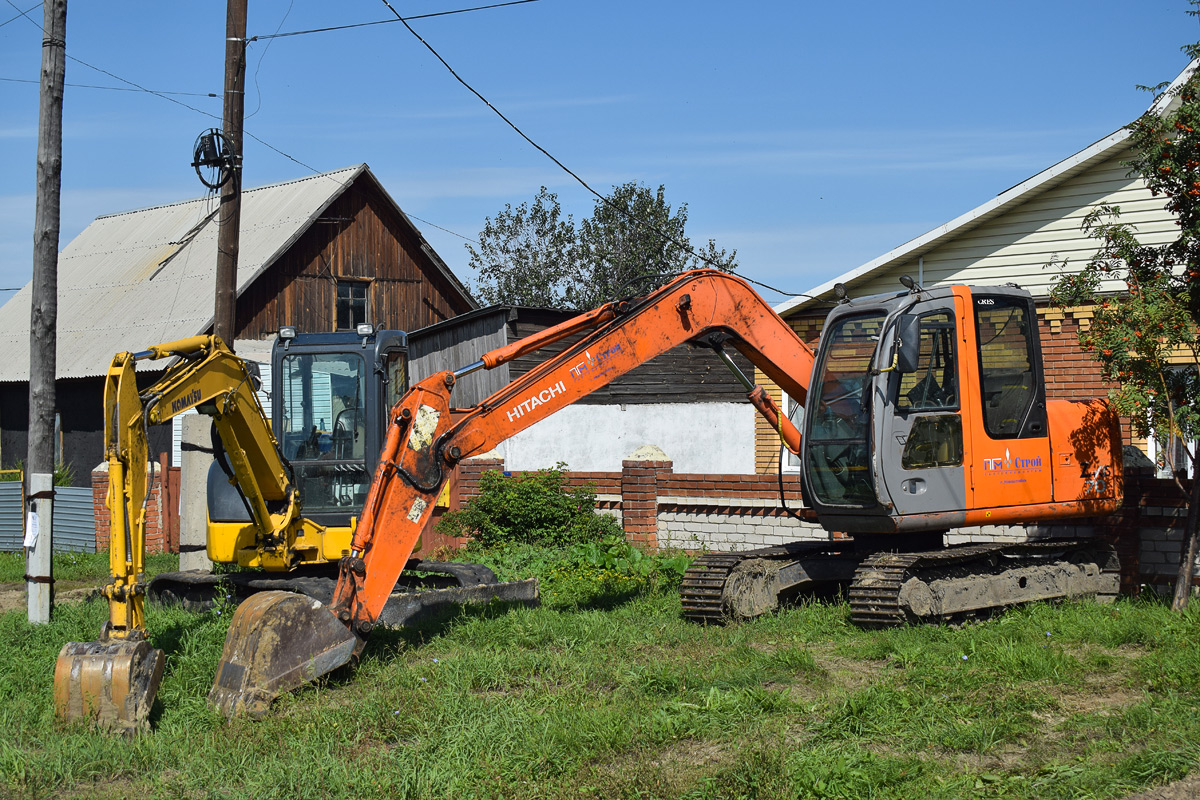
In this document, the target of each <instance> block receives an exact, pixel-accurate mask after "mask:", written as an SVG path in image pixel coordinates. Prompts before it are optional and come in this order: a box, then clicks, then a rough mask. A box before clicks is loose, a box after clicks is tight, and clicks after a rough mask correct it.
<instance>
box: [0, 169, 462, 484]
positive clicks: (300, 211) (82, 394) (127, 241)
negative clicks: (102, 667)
mask: <svg viewBox="0 0 1200 800" xmlns="http://www.w3.org/2000/svg"><path fill="white" fill-rule="evenodd" d="M217 213H218V200H217V198H215V197H213V196H208V197H203V198H197V199H193V200H187V201H184V202H180V203H173V204H169V205H162V206H156V207H153V208H145V209H140V210H137V211H128V212H123V213H118V214H110V215H106V216H102V217H98V218H97V219H96V220H95V221H93V222H92V223H91V224H90V225H89V226H88V227H87V228H86V229H85V230H84V231H83V232H82V233H80V234H79V235H78V236H77V237H76V238H75V239H74V240H72V241H71V242H70V243H69V244H68V245H67V246H66V248H64V249H63V251H62V252H61V253H60V255H59V261H58V294H59V301H58V343H57V367H56V373H57V375H56V378H57V381H56V389H57V402H58V415H57V418H58V436H57V439H58V456H59V458H60V459H61V460H62V461H64V462H65V463H67V464H68V465H70V466H71V467H72V469H73V471H74V475H75V480H76V482H77V483H78V484H80V485H86V484H87V482H88V481H89V480H90V473H91V470H92V468H93V467H95V466H96V465H97V464H99V463H100V462H102V461H103V460H104V447H103V441H102V439H103V420H102V413H101V409H102V398H103V387H104V376H105V374H106V373H107V370H108V365H109V362H110V361H111V360H112V357H113V355H114V354H115V353H118V352H122V351H129V350H135V351H136V350H142V349H145V348H146V347H148V346H150V345H154V344H160V343H163V342H170V341H174V340H177V339H182V338H186V337H189V336H195V335H198V334H205V333H211V331H212V320H213V306H214V288H213V287H214V285H215V272H216V252H217V227H218V225H217ZM237 286H238V288H237V312H236V323H235V329H236V334H235V348H236V349H237V351H238V352H239V353H241V354H243V355H245V356H247V357H249V358H255V357H256V354H259V355H261V354H264V353H266V352H269V347H270V345H269V341H265V340H269V339H271V338H273V337H274V335H275V333H276V331H277V330H278V329H279V327H280V326H281V325H294V326H296V327H297V328H298V329H300V330H303V331H334V330H344V329H353V328H354V327H355V325H356V324H357V323H359V322H371V323H374V324H375V325H377V326H384V327H389V328H396V329H400V330H416V329H418V328H424V327H427V326H430V325H433V324H435V323H438V322H442V321H444V320H447V319H449V318H451V317H454V316H457V315H458V314H461V313H463V312H465V311H470V310H472V309H474V308H476V307H477V304H476V303H475V301H474V300H473V299H472V298H471V296H470V294H469V292H468V291H467V288H466V287H465V286H464V285H463V284H462V283H461V282H460V281H459V280H458V278H457V277H455V275H454V274H453V273H452V272H451V271H450V269H449V267H448V266H447V265H446V264H445V262H443V261H442V259H441V258H440V257H439V256H438V254H437V253H436V252H435V251H434V250H433V248H432V247H431V246H430V245H429V243H428V242H427V241H426V240H425V238H424V237H423V236H422V235H421V232H420V231H419V230H418V229H417V227H416V226H415V225H414V224H413V223H412V221H411V220H410V219H409V218H408V216H407V215H406V214H405V213H404V211H403V210H402V209H401V208H400V206H399V205H397V204H396V202H395V201H394V200H393V199H392V198H391V196H390V195H389V194H388V193H387V191H386V190H385V189H384V188H383V186H382V185H381V184H380V183H379V181H378V179H376V177H375V176H374V175H373V174H372V173H371V170H370V168H369V167H368V166H367V165H366V164H359V165H357V166H353V167H348V168H345V169H340V170H335V171H332V172H326V173H322V174H318V175H310V176H308V177H305V178H300V179H298V180H293V181H286V182H283V183H277V184H273V185H270V186H263V187H259V188H255V189H247V190H244V191H243V193H242V218H241V241H240V253H239V259H238V272H237ZM31 295H32V289H31V286H29V285H27V286H25V287H24V288H23V289H21V290H20V291H19V292H17V294H16V295H14V296H13V297H12V298H11V299H9V301H8V302H7V303H5V304H4V306H3V307H0V347H3V350H4V352H5V353H6V357H5V359H4V360H3V362H2V363H0V462H3V463H4V464H5V465H10V464H13V463H16V462H17V461H20V460H22V459H24V457H25V452H26V449H27V442H28V402H29V318H30V298H31ZM139 366H143V365H139ZM149 438H150V452H151V453H152V454H155V455H157V454H158V453H159V452H164V451H168V450H170V449H171V430H170V428H169V427H168V426H155V427H153V428H151V430H150V431H149Z"/></svg>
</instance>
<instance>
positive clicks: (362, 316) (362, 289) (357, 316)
mask: <svg viewBox="0 0 1200 800" xmlns="http://www.w3.org/2000/svg"><path fill="white" fill-rule="evenodd" d="M370 286H371V284H369V283H366V282H364V281H338V282H337V303H336V312H337V329H338V330H339V331H352V330H354V328H355V327H357V326H358V325H359V323H362V322H370V319H369V316H368V312H369V308H368V304H367V290H368V289H369V288H370Z"/></svg>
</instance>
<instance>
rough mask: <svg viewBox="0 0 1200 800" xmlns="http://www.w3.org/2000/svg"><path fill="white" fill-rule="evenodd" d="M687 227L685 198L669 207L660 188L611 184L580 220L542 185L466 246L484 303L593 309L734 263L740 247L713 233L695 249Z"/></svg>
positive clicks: (506, 209)
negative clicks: (723, 245) (724, 244)
mask: <svg viewBox="0 0 1200 800" xmlns="http://www.w3.org/2000/svg"><path fill="white" fill-rule="evenodd" d="M686 225H687V204H686V203H685V204H683V205H681V206H679V208H678V209H677V210H676V211H674V212H672V210H671V205H670V204H669V203H668V202H667V201H666V189H665V187H663V186H659V187H658V189H657V191H651V190H650V189H649V188H648V187H645V186H642V185H639V184H637V183H636V182H630V183H626V184H623V185H620V186H614V187H613V191H612V193H611V194H610V195H608V196H607V197H605V198H603V199H597V200H596V205H595V209H594V211H593V212H592V216H590V217H588V218H587V219H584V220H582V221H581V222H580V223H579V225H578V226H577V225H576V224H575V221H574V219H573V217H572V216H571V215H569V214H568V215H567V216H566V219H563V217H562V208H561V206H560V205H559V202H558V196H557V195H556V194H554V193H553V192H550V191H547V189H546V187H544V186H543V187H542V188H541V190H540V191H539V192H538V194H537V196H536V197H535V198H534V200H533V202H532V203H522V204H521V205H519V206H517V207H516V208H513V207H512V205H511V204H508V205H505V207H504V210H503V211H501V212H500V213H499V214H497V215H496V216H495V218H492V217H488V218H487V220H486V221H485V224H484V228H483V230H482V231H481V232H480V234H479V249H478V250H477V249H475V248H474V247H473V246H471V245H467V250H468V252H469V253H470V259H469V262H468V263H469V264H470V266H471V268H472V269H473V270H475V275H476V282H475V285H474V290H475V293H476V294H477V295H478V296H479V298H480V299H481V300H483V301H484V302H487V303H511V304H514V305H531V306H550V307H555V308H573V309H590V308H595V307H597V306H600V305H603V304H604V303H606V302H608V301H610V300H615V299H618V298H621V297H630V296H633V295H637V294H642V293H644V292H647V291H650V290H651V289H654V288H655V287H657V286H660V285H662V284H663V283H665V282H666V281H667V280H668V279H670V278H671V276H673V275H676V274H678V273H680V272H683V271H684V270H688V269H695V268H697V267H701V266H708V267H716V268H719V269H727V270H732V269H735V268H736V267H737V261H736V257H737V251H736V250H735V251H732V252H728V253H727V252H726V251H725V250H723V249H718V248H717V246H716V243H715V242H714V241H713V240H711V239H710V240H709V241H708V243H707V244H706V245H705V246H704V247H703V248H701V249H700V250H699V251H698V252H693V251H692V245H691V241H690V240H689V239H688V237H687V235H686V233H685V227H686Z"/></svg>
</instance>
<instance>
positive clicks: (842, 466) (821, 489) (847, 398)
mask: <svg viewBox="0 0 1200 800" xmlns="http://www.w3.org/2000/svg"><path fill="white" fill-rule="evenodd" d="M811 385H812V387H813V391H812V392H811V393H810V396H809V404H808V405H809V408H808V409H807V413H806V415H805V419H804V433H803V443H804V444H803V451H802V462H803V470H802V472H803V476H804V477H803V479H804V482H805V490H806V492H807V496H808V497H809V499H810V501H811V503H812V505H813V507H814V508H815V510H816V511H817V513H818V515H819V516H820V518H821V522H822V524H823V525H824V526H825V527H827V528H829V529H831V530H841V531H846V532H850V533H860V534H875V533H897V532H902V531H913V532H915V531H944V530H947V529H950V528H956V527H963V526H969V525H982V524H987V525H997V524H1012V523H1015V522H1021V521H1025V520H1032V519H1037V518H1051V517H1055V516H1069V515H1082V514H1086V513H1107V512H1109V511H1111V510H1113V509H1115V508H1116V506H1117V505H1118V504H1119V502H1120V492H1119V485H1118V482H1117V481H1115V480H1112V477H1113V476H1115V475H1119V474H1120V452H1119V450H1118V449H1117V448H1118V446H1119V442H1120V437H1119V436H1115V437H1114V436H1113V435H1112V428H1113V426H1114V425H1115V424H1116V418H1115V416H1114V415H1113V414H1112V413H1111V411H1108V410H1107V409H1106V407H1104V406H1103V404H1102V403H1099V402H1097V401H1065V400H1049V401H1048V400H1047V398H1046V381H1045V376H1044V371H1043V367H1042V360H1041V348H1040V342H1039V341H1038V328H1037V316H1036V309H1035V307H1034V304H1033V300H1032V298H1031V297H1030V296H1029V294H1028V293H1027V292H1024V291H1022V290H1019V289H1016V288H1013V287H1007V286H1005V287H966V286H954V287H944V288H935V289H930V290H920V289H914V290H913V291H910V292H904V293H900V294H896V295H880V296H874V297H867V298H862V299H860V300H849V301H846V302H844V303H842V304H840V305H839V306H837V307H836V308H835V309H834V310H833V312H831V313H830V315H829V317H828V318H827V320H826V324H825V329H824V332H823V333H822V336H821V340H820V346H819V349H818V352H817V356H816V365H815V368H814V372H813V381H812V384H811ZM1089 430H1090V431H1091V433H1092V435H1090V436H1089V435H1087V433H1088V431H1089ZM1097 478H1100V479H1101V480H1099V481H1097V480H1096V479H1097ZM1105 479H1107V480H1105Z"/></svg>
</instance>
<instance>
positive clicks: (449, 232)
mask: <svg viewBox="0 0 1200 800" xmlns="http://www.w3.org/2000/svg"><path fill="white" fill-rule="evenodd" d="M404 214H405V216H408V217H412V218H413V219H415V220H416V221H417V222H423V223H425V224H426V225H428V226H429V227H431V228H437V229H438V230H439V231H442V232H443V233H448V234H450V235H451V236H457V237H458V238H460V239H463V240H465V241H468V242H470V243H471V244H477V245H479V246H480V247H483V245H481V244H479V242H477V241H475V240H474V239H472V238H471V237H470V236H463V235H462V234H461V233H458V232H456V231H452V230H450V229H449V228H443V227H442V226H441V225H437V224H435V223H433V222H430V221H429V220H427V219H421V218H420V217H418V216H417V215H416V214H410V213H408V212H407V211H405V212H404Z"/></svg>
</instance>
